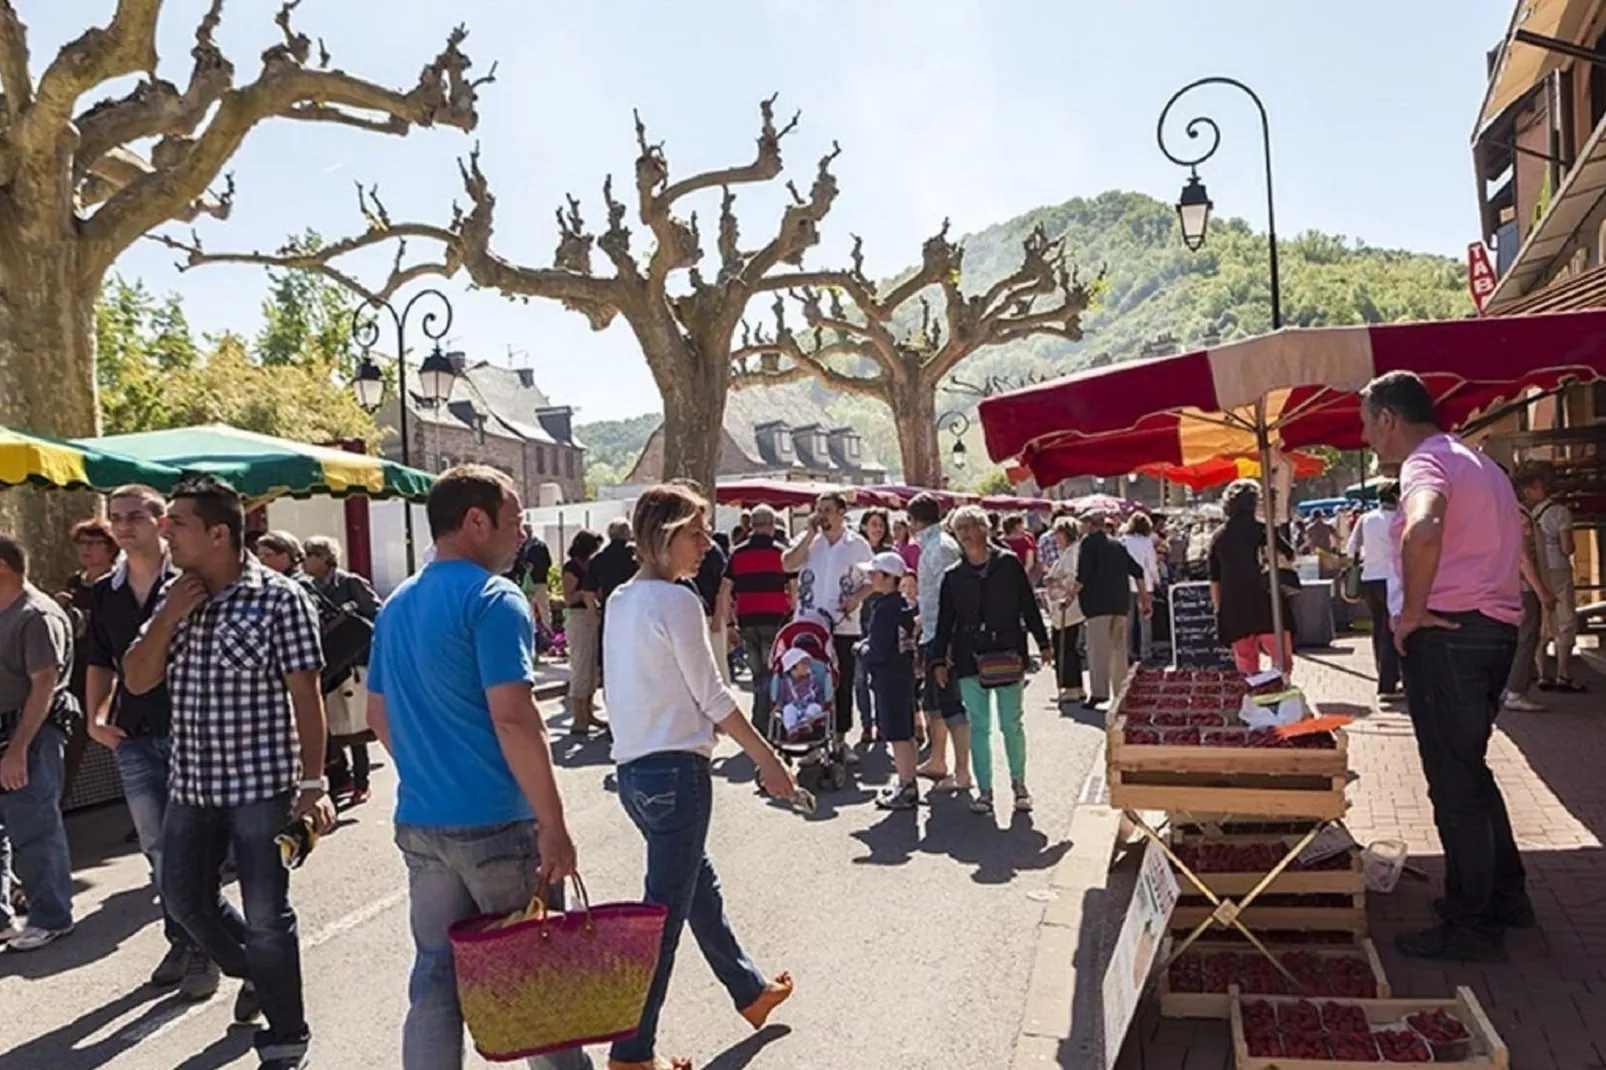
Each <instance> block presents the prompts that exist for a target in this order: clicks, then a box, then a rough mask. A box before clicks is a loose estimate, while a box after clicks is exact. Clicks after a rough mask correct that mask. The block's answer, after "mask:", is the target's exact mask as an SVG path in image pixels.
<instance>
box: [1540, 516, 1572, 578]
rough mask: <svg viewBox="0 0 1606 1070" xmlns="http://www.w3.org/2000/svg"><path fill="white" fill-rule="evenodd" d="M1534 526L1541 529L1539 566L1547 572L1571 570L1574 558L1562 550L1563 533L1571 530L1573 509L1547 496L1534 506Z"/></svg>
mask: <svg viewBox="0 0 1606 1070" xmlns="http://www.w3.org/2000/svg"><path fill="white" fill-rule="evenodd" d="M1533 518H1534V526H1535V527H1537V528H1538V529H1539V539H1538V541H1539V556H1540V558H1541V560H1540V561H1539V567H1540V568H1542V569H1544V570H1545V571H1546V572H1559V571H1561V570H1562V569H1568V570H1571V568H1572V559H1571V558H1570V557H1568V556H1567V555H1566V554H1565V553H1563V552H1562V548H1561V533H1562V532H1563V531H1568V530H1571V528H1572V526H1573V511H1572V510H1571V509H1569V508H1567V507H1566V506H1565V505H1563V504H1561V503H1560V502H1558V501H1552V500H1551V499H1549V498H1546V499H1545V500H1544V501H1542V502H1540V503H1539V504H1538V505H1536V506H1534V508H1533Z"/></svg>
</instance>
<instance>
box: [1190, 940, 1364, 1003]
mask: <svg viewBox="0 0 1606 1070" xmlns="http://www.w3.org/2000/svg"><path fill="white" fill-rule="evenodd" d="M1266 949H1267V950H1268V951H1270V952H1271V953H1272V955H1273V956H1275V957H1276V959H1277V963H1278V964H1280V965H1281V966H1282V967H1283V969H1284V970H1287V971H1288V973H1290V974H1292V975H1293V977H1294V980H1295V981H1296V982H1298V985H1297V987H1296V986H1295V985H1293V984H1290V983H1289V980H1288V977H1287V976H1285V975H1284V974H1283V972H1282V970H1279V969H1278V968H1277V965H1274V964H1273V963H1272V961H1271V960H1270V959H1268V958H1266V956H1264V955H1262V954H1261V953H1260V952H1259V951H1256V950H1255V949H1254V948H1252V947H1249V946H1247V945H1223V944H1219V943H1215V942H1210V943H1205V942H1202V941H1201V942H1199V943H1195V944H1193V945H1192V946H1190V947H1189V948H1188V950H1187V951H1185V952H1183V953H1182V954H1181V955H1179V956H1177V958H1176V959H1175V960H1173V961H1172V962H1171V964H1170V965H1169V966H1168V967H1166V969H1165V971H1164V972H1163V973H1162V974H1161V975H1160V983H1159V990H1160V1013H1161V1014H1163V1015H1164V1016H1165V1017H1167V1018H1226V1017H1227V1016H1228V1008H1229V1006H1230V1002H1231V1001H1230V1000H1229V999H1228V996H1227V993H1228V991H1229V990H1231V989H1232V988H1233V987H1234V986H1236V987H1237V988H1238V990H1239V991H1240V992H1242V993H1243V994H1244V995H1246V996H1284V995H1296V996H1297V995H1306V996H1311V997H1316V996H1340V997H1344V998H1347V999H1377V998H1383V999H1386V998H1388V996H1389V995H1390V994H1391V990H1390V988H1389V983H1388V979H1387V978H1386V977H1384V975H1383V966H1382V964H1381V963H1380V962H1379V961H1378V958H1377V951H1376V949H1375V948H1373V946H1372V943H1371V941H1370V940H1362V941H1361V943H1360V945H1359V946H1356V947H1343V948H1321V947H1315V948H1312V947H1280V946H1276V945H1271V944H1268V945H1267V948H1266Z"/></svg>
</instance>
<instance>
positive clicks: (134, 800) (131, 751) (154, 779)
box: [112, 736, 232, 947]
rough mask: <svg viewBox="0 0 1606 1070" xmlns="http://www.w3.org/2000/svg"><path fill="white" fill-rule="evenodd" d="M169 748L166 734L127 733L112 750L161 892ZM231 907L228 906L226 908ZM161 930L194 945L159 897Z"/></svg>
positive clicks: (154, 882)
mask: <svg viewBox="0 0 1606 1070" xmlns="http://www.w3.org/2000/svg"><path fill="white" fill-rule="evenodd" d="M172 750H173V740H172V737H170V736H130V737H129V738H128V739H125V740H123V741H122V742H121V743H119V744H118V745H117V749H116V750H115V751H113V752H112V754H113V756H114V757H116V759H117V771H118V772H119V773H121V774H122V778H123V800H124V801H125V802H126V803H128V816H129V817H131V818H133V819H134V834H135V835H136V836H138V837H139V849H140V851H141V853H143V854H144V855H145V859H146V861H148V862H149V863H150V864H151V884H152V885H153V886H154V887H155V888H156V894H157V895H162V818H163V816H165V815H166V813H167V767H168V757H169V755H170V754H171V753H172ZM230 909H232V908H230ZM162 933H163V935H165V936H166V937H167V942H168V943H169V944H171V945H172V946H174V947H194V946H195V941H194V940H192V939H190V934H189V933H187V932H185V931H184V926H182V925H180V924H179V923H178V922H176V921H174V920H173V915H172V912H170V911H169V910H168V909H167V897H166V896H165V895H164V896H162Z"/></svg>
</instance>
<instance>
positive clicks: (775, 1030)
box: [180, 1025, 792, 1070]
mask: <svg viewBox="0 0 1606 1070" xmlns="http://www.w3.org/2000/svg"><path fill="white" fill-rule="evenodd" d="M791 1033H792V1028H791V1026H785V1025H767V1026H765V1027H764V1028H763V1029H760V1030H759V1031H758V1032H756V1033H754V1034H753V1035H752V1036H750V1037H748V1038H747V1039H746V1040H743V1041H740V1042H739V1043H736V1044H732V1045H731V1046H730V1047H728V1048H726V1049H725V1050H724V1051H722V1052H720V1053H719V1054H718V1055H716V1056H714V1057H713V1058H712V1059H710V1060H709V1061H708V1062H706V1063H704V1064H703V1070H743V1068H744V1067H746V1066H747V1064H748V1063H750V1062H752V1061H753V1057H754V1056H756V1055H757V1054H758V1053H759V1052H761V1051H763V1050H764V1049H765V1048H767V1047H769V1046H770V1045H771V1044H773V1043H775V1042H776V1041H777V1040H780V1039H781V1038H782V1037H786V1036H790V1035H791ZM180 1070H182V1068H180Z"/></svg>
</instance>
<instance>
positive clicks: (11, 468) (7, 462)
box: [0, 427, 183, 494]
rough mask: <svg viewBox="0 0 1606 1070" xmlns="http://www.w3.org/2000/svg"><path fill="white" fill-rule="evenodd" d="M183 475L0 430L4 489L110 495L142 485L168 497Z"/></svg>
mask: <svg viewBox="0 0 1606 1070" xmlns="http://www.w3.org/2000/svg"><path fill="white" fill-rule="evenodd" d="M182 475H183V473H182V472H181V471H179V470H178V469H177V468H174V467H172V466H170V465H166V464H161V463H159V462H154V461H148V460H142V459H140V458H137V457H128V456H124V455H122V454H120V453H116V452H113V451H110V450H105V449H100V448H97V447H95V446H93V445H84V444H81V443H76V442H66V441H63V440H61V439H56V438H51V437H49V436H48V435H36V434H32V433H30V432H27V431H18V430H15V429H12V428H8V427H0V486H21V485H23V484H31V485H33V486H38V487H56V488H60V489H63V490H98V491H109V490H115V489H116V488H118V487H120V486H123V485H124V484H126V483H144V484H146V485H148V486H151V487H154V488H156V489H157V490H159V491H161V492H162V493H164V494H165V493H167V492H168V491H169V490H171V489H172V487H173V484H174V483H175V482H176V481H177V480H178V479H179V477H180V476H182Z"/></svg>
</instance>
